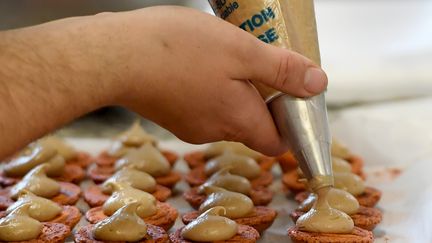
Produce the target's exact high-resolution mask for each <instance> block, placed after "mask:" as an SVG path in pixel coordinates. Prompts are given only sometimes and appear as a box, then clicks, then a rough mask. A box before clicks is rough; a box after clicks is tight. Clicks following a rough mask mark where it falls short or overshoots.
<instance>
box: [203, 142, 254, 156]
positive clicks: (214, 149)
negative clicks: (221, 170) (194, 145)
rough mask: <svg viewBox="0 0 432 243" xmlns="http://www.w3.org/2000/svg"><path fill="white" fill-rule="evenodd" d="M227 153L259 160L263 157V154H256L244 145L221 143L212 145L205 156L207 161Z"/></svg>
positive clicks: (205, 152)
mask: <svg viewBox="0 0 432 243" xmlns="http://www.w3.org/2000/svg"><path fill="white" fill-rule="evenodd" d="M226 151H231V152H233V153H235V154H239V155H244V156H247V157H249V158H253V159H255V160H256V159H258V158H260V157H261V156H262V154H261V153H259V152H256V151H254V150H252V149H250V148H248V147H246V146H245V145H244V144H242V143H237V142H228V141H220V142H216V143H212V144H210V145H209V146H208V147H207V148H206V149H205V150H204V155H205V157H206V158H207V159H209V158H212V157H216V156H219V155H222V154H223V153H225V152H226Z"/></svg>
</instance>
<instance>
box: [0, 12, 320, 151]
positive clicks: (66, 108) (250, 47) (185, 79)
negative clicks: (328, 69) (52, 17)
mask: <svg viewBox="0 0 432 243" xmlns="http://www.w3.org/2000/svg"><path fill="white" fill-rule="evenodd" d="M0 36H1V38H0V47H1V49H2V52H0V65H1V66H2V67H3V68H2V69H1V70H0V94H1V95H2V99H3V102H1V103H0V118H1V119H0V133H1V134H2V137H3V144H4V145H5V146H2V148H1V149H0V157H2V156H6V155H7V154H10V153H13V152H14V151H16V150H17V149H19V148H20V147H22V146H23V145H25V144H27V143H29V142H30V141H33V140H34V139H36V138H38V137H40V136H42V135H43V134H46V133H47V132H49V131H52V130H54V129H56V128H58V127H59V126H61V125H64V124H66V123H67V122H69V121H71V120H72V119H74V118H76V117H78V116H81V115H83V114H85V113H87V112H89V111H92V110H95V109H97V108H99V107H102V106H107V105H123V106H126V107H128V108H130V109H132V110H134V111H137V112H138V113H140V114H141V115H143V116H144V117H146V118H148V119H150V120H153V121H154V122H156V123H158V124H159V125H161V126H162V127H165V128H166V129H168V130H170V131H171V132H173V133H174V134H175V135H176V136H178V137H179V138H180V139H183V140H185V141H187V142H191V143H205V142H212V141H218V140H234V141H239V142H243V143H244V144H246V145H247V146H249V147H251V148H252V149H255V150H258V151H260V152H263V153H265V154H268V155H275V154H280V153H282V152H284V151H285V150H286V146H285V145H284V144H283V142H282V140H281V138H280V136H279V134H278V132H277V129H276V127H275V125H274V123H273V120H272V117H271V115H270V113H269V111H268V110H267V107H266V104H265V102H264V101H263V99H262V98H261V97H260V95H259V94H258V92H257V90H256V89H255V87H254V86H253V85H252V84H251V82H250V81H254V82H261V83H263V84H266V85H268V86H271V87H273V88H275V89H278V90H281V91H283V92H285V93H289V94H292V95H295V96H301V97H306V96H312V95H315V94H318V93H320V92H322V91H323V90H324V89H325V87H326V85H327V78H326V76H325V74H324V72H323V71H321V69H319V68H318V67H317V66H316V65H315V64H313V63H312V62H311V61H310V60H308V59H306V58H304V57H302V56H301V55H299V54H296V53H295V52H291V51H288V50H284V49H280V48H277V47H274V46H271V45H268V44H265V43H263V42H261V41H259V40H258V39H257V38H255V37H253V36H252V35H250V34H249V33H247V32H245V31H243V30H241V29H240V28H238V27H236V26H234V25H231V24H229V23H227V22H225V21H223V20H221V19H218V18H216V17H214V16H211V15H208V14H205V13H202V12H199V11H196V10H192V9H187V8H182V7H152V8H146V9H141V10H136V11H130V12H122V13H104V14H98V15H95V16H87V17H74V18H67V19H63V20H57V21H53V22H49V23H46V24H42V25H38V26H33V27H29V28H23V29H17V30H11V31H6V32H0Z"/></svg>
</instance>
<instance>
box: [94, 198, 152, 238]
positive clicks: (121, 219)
mask: <svg viewBox="0 0 432 243" xmlns="http://www.w3.org/2000/svg"><path fill="white" fill-rule="evenodd" d="M139 206H140V203H138V202H134V203H129V204H126V205H124V206H123V207H121V208H120V209H118V210H117V211H116V212H115V213H114V214H113V215H111V216H110V217H108V218H106V219H104V220H102V221H100V222H98V223H97V224H95V225H94V227H93V231H92V233H93V237H94V238H95V239H96V240H100V241H127V242H135V241H139V240H141V239H143V238H144V237H146V235H147V225H146V223H145V222H144V220H142V219H141V218H140V217H139V216H138V215H137V210H138V207H139Z"/></svg>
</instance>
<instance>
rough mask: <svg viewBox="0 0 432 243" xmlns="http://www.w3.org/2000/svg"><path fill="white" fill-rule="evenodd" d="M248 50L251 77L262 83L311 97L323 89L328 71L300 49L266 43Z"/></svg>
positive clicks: (288, 92)
mask: <svg viewBox="0 0 432 243" xmlns="http://www.w3.org/2000/svg"><path fill="white" fill-rule="evenodd" d="M258 45H259V47H258V48H255V51H251V52H248V53H249V55H251V56H249V57H248V60H249V61H248V62H247V67H245V69H246V71H247V72H248V74H245V75H248V76H249V79H250V80H253V81H257V82H260V83H263V84H265V85H267V86H270V87H272V88H274V89H277V90H279V91H282V92H284V93H287V94H290V95H293V96H297V97H309V96H314V95H317V94H319V93H321V92H323V91H324V90H325V89H326V87H327V83H328V80H327V75H326V74H325V72H324V71H323V70H322V69H321V68H320V67H319V66H318V65H316V64H315V63H313V62H312V61H311V60H309V59H308V58H306V57H304V56H302V55H300V54H298V53H297V52H294V51H290V50H287V49H283V48H279V47H276V46H272V45H269V44H265V43H260V44H258Z"/></svg>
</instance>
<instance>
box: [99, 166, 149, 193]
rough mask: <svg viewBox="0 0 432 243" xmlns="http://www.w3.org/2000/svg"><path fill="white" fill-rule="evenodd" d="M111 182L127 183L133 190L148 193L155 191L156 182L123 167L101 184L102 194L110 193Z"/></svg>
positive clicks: (139, 172)
mask: <svg viewBox="0 0 432 243" xmlns="http://www.w3.org/2000/svg"><path fill="white" fill-rule="evenodd" d="M112 182H123V183H127V184H129V185H130V186H132V187H133V188H136V189H139V190H142V191H145V192H149V193H153V192H154V191H155V190H156V180H155V179H154V178H153V177H152V176H151V175H149V174H147V173H145V172H143V171H139V170H136V169H133V168H129V167H123V168H122V169H120V170H119V171H117V172H116V173H115V174H114V175H112V176H111V177H110V178H108V179H107V180H106V181H105V182H104V183H103V184H102V186H101V188H102V191H103V192H104V193H106V194H111V193H112V191H111V190H112V187H111V186H108V184H110V183H112Z"/></svg>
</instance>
